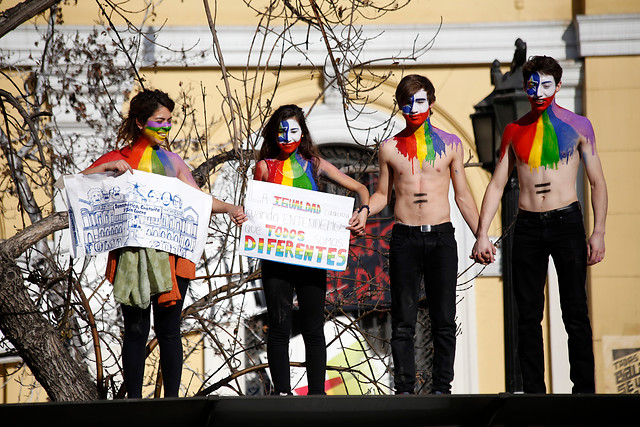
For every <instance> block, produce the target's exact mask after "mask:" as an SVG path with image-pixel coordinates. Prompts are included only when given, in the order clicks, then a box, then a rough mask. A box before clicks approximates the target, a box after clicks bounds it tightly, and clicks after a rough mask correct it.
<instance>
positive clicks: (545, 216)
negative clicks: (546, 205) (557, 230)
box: [540, 212, 551, 219]
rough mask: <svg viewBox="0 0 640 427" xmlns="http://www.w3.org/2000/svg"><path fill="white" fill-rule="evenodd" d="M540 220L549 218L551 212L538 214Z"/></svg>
mask: <svg viewBox="0 0 640 427" xmlns="http://www.w3.org/2000/svg"><path fill="white" fill-rule="evenodd" d="M540 218H542V219H549V218H551V212H540Z"/></svg>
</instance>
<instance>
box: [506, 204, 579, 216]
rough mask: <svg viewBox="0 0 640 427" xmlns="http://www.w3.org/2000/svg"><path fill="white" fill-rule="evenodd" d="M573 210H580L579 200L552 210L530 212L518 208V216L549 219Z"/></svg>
mask: <svg viewBox="0 0 640 427" xmlns="http://www.w3.org/2000/svg"><path fill="white" fill-rule="evenodd" d="M573 212H582V209H581V208H580V203H579V202H573V203H571V204H570V205H567V206H564V207H562V208H558V209H553V210H550V211H544V212H531V211H525V210H523V209H519V210H518V218H523V219H551V218H558V217H560V216H562V215H566V214H568V213H573Z"/></svg>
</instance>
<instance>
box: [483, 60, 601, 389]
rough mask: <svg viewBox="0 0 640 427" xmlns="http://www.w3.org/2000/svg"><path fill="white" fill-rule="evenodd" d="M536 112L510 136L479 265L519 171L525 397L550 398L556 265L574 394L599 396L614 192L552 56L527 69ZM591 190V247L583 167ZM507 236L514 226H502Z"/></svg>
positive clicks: (517, 273)
mask: <svg viewBox="0 0 640 427" xmlns="http://www.w3.org/2000/svg"><path fill="white" fill-rule="evenodd" d="M522 73H523V77H524V89H525V91H526V93H527V96H528V97H529V102H530V104H531V111H530V112H529V113H527V114H525V115H524V116H523V117H522V118H520V119H519V120H517V121H515V122H513V123H510V124H509V125H507V127H506V128H505V130H504V133H503V135H502V144H501V148H500V156H501V157H500V160H499V162H498V164H497V166H496V169H495V171H494V173H493V177H492V178H491V182H490V183H489V186H488V187H487V191H486V193H485V196H484V200H483V201H482V210H481V214H480V223H479V225H478V234H477V241H476V244H475V245H474V247H473V251H472V254H471V257H472V258H475V259H476V261H478V262H481V263H483V264H487V263H490V262H493V261H494V254H495V248H494V247H493V245H492V244H491V243H490V242H489V238H488V237H487V231H488V229H489V225H490V223H491V220H492V219H493V216H494V215H495V214H496V211H497V209H498V204H499V203H500V199H501V197H502V193H503V190H504V186H505V185H506V183H507V180H508V179H509V175H511V171H512V170H513V168H514V167H516V168H517V171H518V179H519V182H520V195H519V200H518V205H519V211H518V215H517V218H516V223H515V228H514V244H513V264H512V267H511V268H512V270H513V286H514V293H515V297H516V303H517V305H518V312H519V318H518V356H519V359H520V367H521V370H522V379H523V388H524V391H525V393H545V392H546V386H545V382H544V350H543V343H542V326H541V322H542V318H543V312H544V291H545V282H546V277H547V266H548V264H549V256H551V257H552V258H553V262H554V265H555V268H556V271H557V273H558V286H559V292H560V306H561V308H562V320H563V321H564V325H565V329H566V331H567V334H568V336H569V341H568V344H569V362H570V365H571V370H570V378H571V381H572V382H573V392H574V393H594V392H595V380H594V359H593V345H592V332H591V324H590V321H589V312H588V307H587V293H586V287H585V283H586V272H587V265H593V264H596V263H598V262H600V261H602V259H603V258H604V253H605V248H604V232H605V219H606V215H607V187H606V183H605V180H604V174H603V172H602V165H601V164H600V158H599V157H598V153H597V151H596V145H595V136H594V133H593V128H592V126H591V123H590V122H589V120H588V119H587V118H585V117H582V116H579V115H577V114H574V113H572V112H571V111H568V110H566V109H564V108H562V107H559V106H558V105H557V104H556V102H555V95H556V93H558V91H559V90H560V86H561V78H562V68H561V67H560V64H558V62H557V61H555V60H554V59H553V58H550V57H548V56H535V57H533V58H532V59H530V60H529V61H527V62H526V63H525V64H524V66H523V67H522ZM581 160H582V163H583V165H584V170H585V172H586V174H587V177H588V178H589V182H590V186H591V205H592V208H593V218H594V226H593V233H592V234H591V237H590V238H589V240H588V241H587V240H586V234H585V229H584V224H583V220H582V211H581V206H580V204H579V202H578V194H577V192H576V179H577V176H578V167H579V165H580V161H581ZM504 226H505V227H506V226H507V224H504Z"/></svg>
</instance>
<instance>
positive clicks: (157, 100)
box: [117, 89, 175, 143]
mask: <svg viewBox="0 0 640 427" xmlns="http://www.w3.org/2000/svg"><path fill="white" fill-rule="evenodd" d="M161 106H162V107H167V108H168V109H169V111H173V108H174V107H175V102H173V100H172V99H171V98H169V95H167V94H166V93H165V92H163V91H161V90H159V89H155V90H150V89H144V90H143V91H142V92H139V93H138V94H136V96H134V97H133V99H131V102H130V103H129V113H128V114H127V116H126V117H125V118H124V120H123V121H122V124H120V127H119V128H118V138H117V140H118V141H122V142H126V143H131V142H134V141H136V140H137V139H138V138H139V137H140V135H141V134H142V130H141V129H140V128H139V127H138V122H140V123H146V122H147V120H148V119H149V117H151V115H152V114H153V113H154V112H155V111H156V110H157V109H158V108H160V107H161Z"/></svg>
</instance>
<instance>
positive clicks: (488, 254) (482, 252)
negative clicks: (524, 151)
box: [471, 149, 515, 264]
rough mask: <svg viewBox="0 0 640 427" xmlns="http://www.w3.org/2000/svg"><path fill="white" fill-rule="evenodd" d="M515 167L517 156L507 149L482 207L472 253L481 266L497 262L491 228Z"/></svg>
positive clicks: (496, 169) (494, 172)
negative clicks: (490, 237)
mask: <svg viewBox="0 0 640 427" xmlns="http://www.w3.org/2000/svg"><path fill="white" fill-rule="evenodd" d="M514 166H515V155H514V154H513V152H512V151H511V150H509V149H507V153H506V154H505V155H504V156H503V157H502V159H500V161H499V162H498V164H497V165H496V168H495V170H494V171H493V176H492V177H491V181H490V182H489V185H488V186H487V190H486V191H485V193H484V198H483V199H482V207H481V209H480V219H479V221H478V231H477V233H476V243H475V244H474V245H473V249H472V251H471V258H473V259H475V260H476V261H477V262H479V263H481V264H489V263H492V262H494V261H495V254H496V249H495V246H493V244H492V243H491V242H490V241H489V235H488V233H489V226H490V225H491V221H492V220H493V217H494V216H495V215H496V212H497V211H498V206H499V205H500V200H501V199H502V194H503V192H504V187H505V185H506V184H507V181H508V179H509V175H510V174H511V171H512V170H513V167H514Z"/></svg>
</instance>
